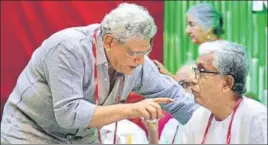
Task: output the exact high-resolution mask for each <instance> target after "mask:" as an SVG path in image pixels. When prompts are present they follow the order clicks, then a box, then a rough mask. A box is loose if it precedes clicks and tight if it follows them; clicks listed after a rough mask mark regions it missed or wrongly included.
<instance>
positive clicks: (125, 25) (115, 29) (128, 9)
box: [100, 3, 157, 43]
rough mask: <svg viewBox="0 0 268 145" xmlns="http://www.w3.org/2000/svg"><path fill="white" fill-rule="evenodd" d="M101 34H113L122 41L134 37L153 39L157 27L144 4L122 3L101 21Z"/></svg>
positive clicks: (124, 41)
mask: <svg viewBox="0 0 268 145" xmlns="http://www.w3.org/2000/svg"><path fill="white" fill-rule="evenodd" d="M100 29H101V36H102V37H103V36H104V35H105V34H109V33H110V34H112V35H113V36H114V37H115V38H116V39H117V40H118V41H119V42H120V43H126V42H127V41H128V40H130V39H133V38H140V39H143V40H144V39H152V38H153V37H154V35H155V34H156V31H157V27H156V25H155V22H154V19H153V17H152V16H151V15H150V14H149V12H148V11H147V10H146V9H145V8H144V7H142V6H138V5H135V4H128V3H122V4H120V5H119V6H118V7H117V8H115V9H114V10H112V11H111V12H110V13H109V14H107V15H106V16H105V17H104V19H103V20H102V22H101V28H100Z"/></svg>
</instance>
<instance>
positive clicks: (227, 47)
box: [200, 41, 249, 94]
mask: <svg viewBox="0 0 268 145" xmlns="http://www.w3.org/2000/svg"><path fill="white" fill-rule="evenodd" d="M200 48H201V51H200V55H202V54H207V53H210V52H215V56H214V60H213V66H214V67H215V68H216V69H217V71H218V72H219V73H220V74H221V75H231V76H232V77H233V78H234V86H233V88H232V90H233V91H235V92H237V93H239V94H243V93H245V92H246V78H247V75H248V72H249V64H248V56H247V54H246V52H245V48H244V47H243V46H242V45H239V44H237V43H232V42H229V41H214V42H205V43H203V44H201V45H200Z"/></svg>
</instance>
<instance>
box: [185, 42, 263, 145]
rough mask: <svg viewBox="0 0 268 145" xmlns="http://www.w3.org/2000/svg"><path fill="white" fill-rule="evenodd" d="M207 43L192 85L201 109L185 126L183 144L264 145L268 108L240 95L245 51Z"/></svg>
mask: <svg viewBox="0 0 268 145" xmlns="http://www.w3.org/2000/svg"><path fill="white" fill-rule="evenodd" d="M207 43H211V44H209V45H207V44H206V47H210V48H208V49H201V50H203V51H201V53H200V56H199V57H198V59H197V62H196V64H197V67H196V68H194V71H195V78H194V79H193V83H194V85H193V86H191V88H192V93H193V94H194V96H195V101H196V102H197V103H198V104H200V105H201V106H203V107H199V109H198V110H196V111H195V112H194V115H193V117H192V118H191V119H190V121H189V122H188V123H187V124H186V126H185V129H184V131H183V138H182V143H183V144H186V143H191V144H200V143H202V144H203V143H207V144H230V143H231V144H257V143H258V144H267V108H266V107H265V106H264V105H263V104H261V103H259V102H257V101H255V100H253V99H250V98H247V97H244V96H242V94H243V93H245V91H246V89H245V83H246V77H247V74H248V69H249V65H248V58H247V56H246V53H245V50H244V48H243V47H242V46H240V45H237V44H234V43H231V42H228V43H221V44H216V43H217V42H214V43H212V42H207ZM204 44H205V43H204ZM202 45H203V44H202ZM216 46H217V47H216ZM200 47H201V46H200Z"/></svg>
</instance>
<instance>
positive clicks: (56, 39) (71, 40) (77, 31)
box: [43, 24, 99, 46]
mask: <svg viewBox="0 0 268 145" xmlns="http://www.w3.org/2000/svg"><path fill="white" fill-rule="evenodd" d="M98 26H99V25H97V24H92V25H88V26H78V27H69V28H65V29H62V30H60V31H58V32H55V33H53V34H52V35H50V36H49V37H48V38H47V39H46V40H45V41H44V42H43V44H47V45H50V46H56V45H58V44H61V43H62V44H65V45H71V44H75V43H77V42H78V41H81V39H83V38H86V37H89V36H91V35H92V33H93V32H94V31H95V30H96V29H97V28H98Z"/></svg>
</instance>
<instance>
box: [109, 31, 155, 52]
mask: <svg viewBox="0 0 268 145" xmlns="http://www.w3.org/2000/svg"><path fill="white" fill-rule="evenodd" d="M107 34H110V35H112V36H113V39H115V40H116V41H117V42H119V43H120V44H122V45H124V44H123V43H122V42H121V41H119V40H118V39H117V38H116V37H115V36H114V35H113V34H111V33H107ZM152 45H153V39H150V49H149V50H147V51H145V52H141V51H138V52H135V51H133V50H131V49H130V48H129V47H128V46H127V45H124V46H125V47H124V48H125V49H126V50H127V54H128V55H129V56H131V57H141V56H145V55H149V53H150V52H151V51H152V48H153V47H152Z"/></svg>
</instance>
